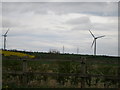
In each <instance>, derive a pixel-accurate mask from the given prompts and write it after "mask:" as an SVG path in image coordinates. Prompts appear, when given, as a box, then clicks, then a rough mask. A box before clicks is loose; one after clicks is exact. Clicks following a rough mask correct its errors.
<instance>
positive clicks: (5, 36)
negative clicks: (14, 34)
mask: <svg viewBox="0 0 120 90" xmlns="http://www.w3.org/2000/svg"><path fill="white" fill-rule="evenodd" d="M8 31H9V29H8V30H7V31H6V33H5V34H3V35H2V36H3V37H4V50H5V49H6V38H7V33H8Z"/></svg>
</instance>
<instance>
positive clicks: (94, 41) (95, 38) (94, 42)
mask: <svg viewBox="0 0 120 90" xmlns="http://www.w3.org/2000/svg"><path fill="white" fill-rule="evenodd" d="M89 32H90V33H91V35H92V36H93V38H94V40H93V42H92V45H91V47H93V44H94V55H96V40H97V39H98V38H102V37H105V35H103V36H98V37H95V36H94V34H93V33H92V32H91V31H90V30H89Z"/></svg>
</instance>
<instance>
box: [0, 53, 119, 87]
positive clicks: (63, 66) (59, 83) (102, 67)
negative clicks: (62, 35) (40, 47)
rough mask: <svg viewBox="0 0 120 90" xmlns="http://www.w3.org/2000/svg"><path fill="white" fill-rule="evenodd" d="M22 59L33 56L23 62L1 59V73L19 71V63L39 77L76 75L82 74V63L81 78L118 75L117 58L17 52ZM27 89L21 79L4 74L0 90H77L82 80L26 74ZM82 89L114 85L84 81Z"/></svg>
mask: <svg viewBox="0 0 120 90" xmlns="http://www.w3.org/2000/svg"><path fill="white" fill-rule="evenodd" d="M20 53H24V54H26V55H32V56H35V58H32V59H31V58H25V57H19V56H13V55H12V56H10V55H9V56H5V55H3V59H2V65H3V66H2V70H3V72H4V71H7V72H9V71H15V72H17V71H22V70H23V60H25V59H26V60H27V71H28V72H40V73H58V74H59V73H77V74H78V73H79V74H83V64H81V62H82V60H85V64H84V67H85V74H87V75H89V74H92V75H96V74H97V75H113V76H117V75H118V68H119V66H118V59H119V58H118V57H108V56H91V55H74V54H52V53H37V52H36V53H35V52H34V53H33V52H20ZM27 80H28V81H27V85H26V86H24V83H23V77H22V76H21V75H14V74H11V75H10V74H4V73H3V82H2V83H3V87H4V88H6V87H7V88H8V87H13V88H16V87H17V88H21V87H38V88H62V87H64V88H80V87H81V82H82V78H80V77H79V76H50V75H47V76H46V75H39V74H32V73H31V74H29V75H27ZM85 80H86V81H85V87H86V88H104V84H105V83H106V82H107V84H108V87H109V88H116V87H118V82H116V80H114V79H107V78H99V77H95V78H86V79H85Z"/></svg>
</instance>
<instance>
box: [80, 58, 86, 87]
mask: <svg viewBox="0 0 120 90" xmlns="http://www.w3.org/2000/svg"><path fill="white" fill-rule="evenodd" d="M81 59H82V62H81V73H82V74H83V75H84V76H85V75H86V58H81ZM81 80H82V81H81V88H85V77H81Z"/></svg>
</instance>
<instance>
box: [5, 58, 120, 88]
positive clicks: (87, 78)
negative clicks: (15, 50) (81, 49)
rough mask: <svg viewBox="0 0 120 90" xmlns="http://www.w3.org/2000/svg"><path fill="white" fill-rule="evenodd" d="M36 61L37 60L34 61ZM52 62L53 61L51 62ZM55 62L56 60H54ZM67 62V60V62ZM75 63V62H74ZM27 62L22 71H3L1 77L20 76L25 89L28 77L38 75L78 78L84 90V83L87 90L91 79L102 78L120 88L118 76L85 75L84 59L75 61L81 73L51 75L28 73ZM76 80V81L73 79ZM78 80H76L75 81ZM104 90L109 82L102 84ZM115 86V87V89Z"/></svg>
mask: <svg viewBox="0 0 120 90" xmlns="http://www.w3.org/2000/svg"><path fill="white" fill-rule="evenodd" d="M30 61H33V60H30ZM34 61H37V60H34ZM53 61H54V60H53ZM55 61H56V60H55ZM68 61H69V60H68ZM76 61H77V60H76ZM28 62H29V60H26V59H24V60H23V64H22V67H23V71H3V75H5V74H8V75H14V76H15V75H20V76H21V77H22V78H21V79H22V83H23V85H24V87H27V85H28V78H27V77H28V76H30V75H38V76H44V77H49V76H52V77H64V76H65V77H69V78H71V77H79V78H80V81H79V82H80V88H86V83H88V84H89V88H90V84H91V83H92V82H91V79H92V78H97V79H99V78H102V79H104V80H108V81H113V82H114V83H116V86H117V88H119V87H120V77H119V76H118V75H100V74H95V75H93V74H87V73H86V72H87V69H86V58H82V59H81V60H79V61H77V62H79V63H80V64H81V73H53V72H52V73H51V72H30V71H28V70H27V67H28V66H27V63H28ZM74 80H76V79H74ZM77 80H78V79H77ZM103 86H104V88H109V82H107V81H106V82H104V85H103ZM116 86H115V87H116ZM87 88H88V86H87Z"/></svg>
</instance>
